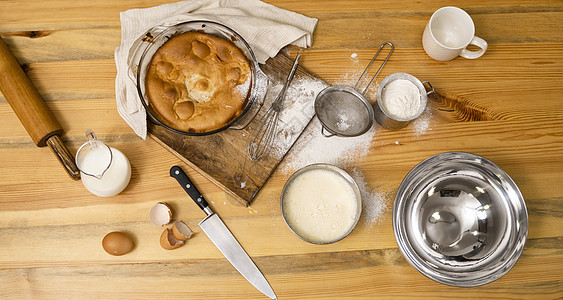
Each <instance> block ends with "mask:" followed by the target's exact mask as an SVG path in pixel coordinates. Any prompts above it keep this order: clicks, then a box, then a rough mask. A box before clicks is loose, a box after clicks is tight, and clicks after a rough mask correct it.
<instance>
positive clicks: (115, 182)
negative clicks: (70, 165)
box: [75, 129, 131, 197]
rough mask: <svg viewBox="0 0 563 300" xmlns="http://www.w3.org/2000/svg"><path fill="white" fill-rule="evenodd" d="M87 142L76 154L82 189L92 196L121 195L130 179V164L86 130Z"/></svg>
mask: <svg viewBox="0 0 563 300" xmlns="http://www.w3.org/2000/svg"><path fill="white" fill-rule="evenodd" d="M86 137H87V138H88V141H87V142H86V143H84V144H83V145H82V146H80V148H79V149H78V151H77V152H76V159H75V160H76V165H77V166H78V169H79V170H80V177H81V180H82V184H84V187H86V189H87V190H88V191H89V192H91V193H92V194H94V195H96V196H100V197H110V196H114V195H117V194H119V193H121V192H122V191H123V190H124V189H125V188H126V187H127V185H128V184H129V180H130V179H131V164H130V163H129V160H128V159H127V157H126V156H125V155H124V154H123V153H122V152H121V151H119V150H117V149H115V148H112V147H109V146H108V145H106V144H105V143H104V142H102V141H100V140H98V139H97V138H96V135H95V134H94V132H93V131H92V130H90V129H88V130H86Z"/></svg>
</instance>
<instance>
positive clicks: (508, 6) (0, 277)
mask: <svg viewBox="0 0 563 300" xmlns="http://www.w3.org/2000/svg"><path fill="white" fill-rule="evenodd" d="M167 2H169V1H163V0H158V1H157V0H155V1H138V0H127V1H107V0H100V1H96V2H92V1H59V0H44V1H40V2H37V1H33V0H19V1H0V35H1V36H2V37H3V39H4V41H5V42H6V44H7V45H8V46H9V47H10V49H11V50H12V52H13V53H14V55H15V56H16V58H17V59H18V61H19V62H20V63H21V64H22V67H23V69H24V70H25V72H26V74H27V75H28V77H29V78H30V80H31V81H32V82H33V84H34V86H35V87H37V90H38V92H39V94H40V95H41V96H42V97H43V99H45V103H46V104H47V106H48V107H49V109H50V110H51V111H52V112H53V115H54V116H55V117H56V118H57V120H58V121H59V122H60V124H61V126H62V127H63V128H64V129H65V133H66V134H65V135H64V136H62V140H63V142H64V143H65V145H67V147H68V148H69V150H70V152H71V153H75V152H76V150H77V149H78V147H79V146H80V145H81V144H82V143H83V142H84V141H85V140H86V138H85V137H84V131H85V130H86V129H88V128H91V129H93V130H94V131H95V132H96V134H97V136H98V138H99V139H100V140H103V141H105V142H107V143H108V144H109V145H110V146H112V147H115V148H117V149H119V150H120V151H122V152H123V153H124V154H125V155H126V156H127V157H128V158H129V160H130V162H131V165H132V177H131V182H130V184H129V186H128V187H127V189H126V190H125V191H124V192H123V193H121V194H119V195H117V196H115V197H110V198H100V197H96V196H94V195H91V194H89V193H88V192H87V191H86V189H85V188H84V187H83V186H82V184H81V183H80V182H75V181H72V180H70V179H69V178H68V176H67V175H66V173H65V172H64V170H63V169H62V168H61V167H60V166H59V163H58V162H57V161H56V159H53V155H52V153H51V151H50V150H49V149H47V148H45V147H43V148H38V147H36V146H35V143H34V142H33V141H32V140H31V139H30V138H29V136H28V134H27V132H26V130H25V128H24V127H23V126H22V124H21V123H20V122H19V120H18V118H17V116H16V115H15V114H14V112H13V110H12V109H11V108H10V106H9V105H8V103H7V102H6V100H5V98H4V96H2V95H0V125H1V126H0V162H1V163H2V168H1V169H0V298H2V299H21V298H24V299H61V298H62V299H66V298H72V299H77V298H80V299H108V298H111V299H155V298H156V299H163V298H185V299H209V298H212V299H263V295H262V294H260V292H258V291H257V290H256V289H254V288H253V287H252V286H251V285H250V284H249V283H248V282H247V281H246V280H245V279H244V278H243V277H242V276H240V274H238V273H237V272H236V270H235V269H234V268H233V267H232V266H231V265H230V264H229V263H228V262H227V261H226V260H225V259H224V257H223V256H222V255H221V253H220V252H219V251H218V250H217V249H216V248H215V247H214V245H213V244H212V243H211V242H210V241H209V239H208V238H207V237H206V236H205V234H204V233H203V232H202V231H201V230H200V228H199V227H198V226H197V223H198V222H199V221H200V220H201V219H202V218H203V217H204V215H203V213H202V212H201V211H200V210H199V208H197V206H196V205H195V204H194V203H193V201H192V200H191V199H189V198H188V196H187V195H186V194H185V192H184V191H183V190H182V189H181V188H179V187H178V184H177V183H176V182H175V180H174V179H172V178H170V177H169V175H168V172H169V169H170V167H171V166H173V165H181V166H185V163H184V162H183V161H182V160H181V159H179V158H178V157H176V156H175V155H173V154H172V153H170V152H169V151H168V150H167V149H165V148H163V147H162V146H161V145H160V144H159V143H157V142H156V141H155V140H154V139H147V140H141V139H140V138H138V137H137V136H136V135H135V134H134V133H133V131H132V130H131V129H130V128H129V127H128V126H127V124H126V123H125V122H124V121H123V120H122V119H121V118H120V117H119V114H118V113H117V111H116V104H115V90H114V88H115V75H116V71H115V63H114V60H113V53H114V49H115V47H117V46H118V45H119V43H120V22H119V12H121V11H124V10H127V9H131V8H142V7H151V6H155V5H159V4H164V3H167ZM266 2H268V3H271V4H273V5H276V6H278V7H281V8H285V9H290V10H293V11H295V12H298V13H302V14H305V15H307V16H310V17H315V18H318V19H319V23H318V26H317V28H316V31H315V35H314V38H313V46H312V47H311V48H310V49H308V50H307V52H306V55H305V56H304V57H303V59H302V60H301V64H302V66H303V67H304V68H306V69H307V70H309V71H310V72H311V73H312V74H314V75H315V76H316V77H318V78H320V79H322V80H323V81H325V82H327V83H329V84H346V85H351V84H353V83H354V82H355V80H356V79H357V76H359V75H360V73H361V71H362V70H363V69H364V67H365V66H366V65H367V63H368V62H369V60H370V59H371V57H372V56H373V54H374V53H375V51H376V50H377V48H378V47H379V45H380V44H381V43H382V42H384V41H391V42H393V43H394V44H395V46H396V48H395V52H394V54H393V56H392V57H391V60H390V61H389V63H388V64H387V65H386V67H385V68H384V70H383V71H382V73H381V74H380V75H379V77H378V79H377V82H379V81H381V80H382V79H383V78H384V77H385V76H387V75H389V74H391V73H395V72H406V73H410V74H412V75H414V76H416V77H418V78H419V79H421V80H429V81H430V82H431V83H432V85H433V86H434V88H435V89H436V91H437V93H436V95H434V96H432V97H430V98H429V111H430V113H431V116H430V117H429V118H428V119H427V121H428V124H427V128H426V130H425V131H424V132H419V131H420V130H419V128H417V126H415V124H410V125H409V126H407V127H405V128H403V129H401V130H398V131H387V130H384V129H381V128H376V134H375V136H374V139H373V140H372V141H371V144H370V148H369V154H368V155H367V156H365V157H361V158H358V159H357V160H355V161H354V162H353V164H352V167H353V168H355V169H357V170H359V171H361V172H362V173H363V175H364V179H365V181H366V182H367V183H368V185H369V187H370V188H373V189H374V190H376V191H377V192H379V193H380V194H382V195H385V210H384V212H383V213H382V215H381V220H380V221H379V222H376V223H373V222H369V220H368V218H367V216H365V215H363V216H362V219H361V220H360V222H359V224H358V226H357V227H356V229H355V230H354V231H353V232H352V234H351V235H350V236H348V237H347V238H345V239H343V240H342V241H340V242H338V243H335V244H331V245H325V246H318V245H311V244H308V243H305V242H303V241H301V240H300V239H298V238H297V237H295V236H294V235H293V234H292V233H291V232H290V231H289V229H288V228H287V226H286V225H285V223H284V221H283V218H282V217H281V214H280V209H279V197H280V193H281V189H282V187H283V185H284V183H285V181H286V180H287V178H288V177H289V175H290V174H288V173H287V171H286V170H287V169H290V168H291V165H290V163H289V160H290V159H291V158H292V157H293V156H294V155H295V153H293V152H292V151H290V152H289V154H288V155H287V157H286V158H285V159H284V160H282V161H281V163H280V164H279V165H278V167H277V168H276V169H275V170H274V172H273V174H272V176H271V177H270V178H269V179H268V181H267V182H266V183H265V185H264V186H263V187H262V189H261V191H260V193H259V194H258V195H257V197H256V198H255V200H254V201H253V202H252V205H251V206H250V207H244V206H243V205H242V204H240V203H239V202H237V201H236V200H234V199H233V198H232V197H231V196H229V195H227V194H226V193H225V192H224V191H223V190H222V189H220V188H219V187H217V186H216V185H215V184H214V183H213V182H211V181H209V180H208V179H207V178H205V177H204V176H202V175H200V174H199V173H198V172H197V171H195V170H193V169H191V168H189V167H187V166H186V167H185V168H184V170H186V172H187V173H188V176H189V177H190V178H191V179H192V181H193V182H194V184H195V185H196V186H197V187H198V189H199V190H200V192H202V194H203V196H204V197H205V198H206V199H207V200H208V201H209V202H210V205H211V206H212V207H213V209H214V210H215V211H217V212H218V214H219V215H220V216H221V217H222V219H223V220H224V222H225V223H226V225H227V226H228V227H229V228H230V229H231V231H232V232H233V233H234V235H235V236H236V237H237V239H238V240H239V242H240V243H241V245H242V246H243V247H244V248H245V249H246V250H247V252H248V253H249V254H250V256H251V257H252V258H253V259H254V261H255V262H256V264H257V265H258V267H259V268H260V269H261V270H262V271H263V273H264V274H265V276H266V278H267V279H268V281H269V282H270V283H271V285H272V287H273V288H274V290H275V292H276V294H277V295H278V297H279V298H280V299H374V298H377V299H379V298H384V299H385V298H393V299H403V298H464V299H475V298H495V299H561V298H562V297H563V282H562V281H563V280H562V278H563V234H562V232H563V231H562V228H563V209H562V208H563V185H562V184H561V183H562V182H563V172H562V171H561V170H563V155H562V153H563V104H562V102H561V95H563V22H562V21H561V20H563V2H561V1H536V0H499V1H494V2H484V1H478V0H469V1H454V2H444V1H420V2H413V1H404V0H400V1H391V0H381V1H380V0H378V1H372V0H350V1H344V0H326V1H299V0H267V1H266ZM445 5H455V6H459V7H461V8H463V9H465V10H466V11H467V12H469V13H470V14H471V16H472V17H473V20H474V22H475V25H476V35H478V36H479V37H482V38H484V39H485V40H487V41H488V43H489V49H488V50H487V53H486V54H485V55H484V56H483V57H481V58H479V59H477V60H466V59H461V58H458V59H455V60H452V61H449V62H436V61H433V60H432V59H430V58H429V57H428V56H427V55H426V53H425V52H424V50H423V49H422V45H421V36H422V32H423V30H424V26H425V24H426V22H427V21H428V19H429V18H430V15H431V14H432V12H433V11H435V10H436V9H438V8H439V7H441V6H445ZM353 54H355V55H353ZM353 56H354V57H353ZM370 101H375V99H374V98H373V90H371V94H370ZM446 151H467V152H472V153H475V154H478V155H482V156H485V157H487V158H488V159H490V160H492V161H493V162H495V163H496V164H498V165H499V166H500V167H502V168H503V169H504V170H505V171H506V172H507V173H508V174H509V175H510V176H511V177H512V178H513V180H514V181H515V182H516V184H517V185H518V187H519V189H520V190H521V192H522V194H523V196H524V198H525V200H526V205H527V209H528V213H529V232H528V240H527V242H526V246H525V249H524V252H523V254H522V256H521V257H520V259H519V260H518V262H517V263H516V265H515V266H514V268H512V269H511V270H510V271H509V272H508V273H507V274H506V275H505V276H503V277H502V278H500V279H499V280H497V281H495V282H493V283H490V284H487V285H485V286H482V287H475V288H454V287H449V286H445V285H441V284H438V283H435V282H434V281H432V280H430V279H428V278H426V277H424V276H423V275H421V274H420V273H418V272H417V271H416V270H415V269H414V268H413V267H411V266H410V265H409V264H408V263H407V262H406V260H405V259H404V258H403V256H402V254H401V252H400V251H399V249H398V247H397V243H396V241H395V237H394V234H393V229H392V204H393V198H394V196H395V191H396V189H397V188H398V186H399V184H400V183H401V180H402V179H403V177H404V176H405V175H406V174H407V173H408V171H409V170H410V169H411V168H412V167H414V166H415V165H416V164H417V163H418V162H420V161H422V160H423V159H425V158H427V157H429V156H432V155H434V154H437V153H441V152H446ZM158 201H165V202H167V203H169V204H170V205H171V206H172V208H173V211H174V219H176V220H183V221H184V222H185V223H186V224H188V225H189V226H190V228H192V229H193V230H194V232H195V235H194V237H193V238H192V239H191V240H189V242H188V244H187V245H185V246H183V247H181V248H179V249H176V250H173V251H166V250H164V249H161V248H160V246H159V243H158V238H159V236H160V233H161V232H162V228H157V227H154V226H153V225H152V224H150V223H149V221H148V216H147V215H148V211H149V209H150V207H151V206H152V205H154V204H155V203H156V202H158ZM116 230H119V231H126V232H128V233H130V234H131V235H132V236H134V238H135V242H136V248H135V249H134V250H133V251H132V252H131V253H129V254H127V255H124V256H121V257H113V256H109V255H107V254H106V253H105V252H104V251H103V249H102V247H101V240H102V238H103V236H104V235H105V234H107V233H108V232H110V231H116Z"/></svg>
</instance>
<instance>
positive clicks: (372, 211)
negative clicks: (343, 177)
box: [350, 169, 389, 227]
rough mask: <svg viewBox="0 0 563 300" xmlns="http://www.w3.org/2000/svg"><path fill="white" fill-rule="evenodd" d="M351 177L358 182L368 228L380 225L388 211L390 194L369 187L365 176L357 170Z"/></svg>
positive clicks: (354, 170)
mask: <svg viewBox="0 0 563 300" xmlns="http://www.w3.org/2000/svg"><path fill="white" fill-rule="evenodd" d="M350 176H352V177H353V178H354V180H355V181H356V184H357V185H358V189H359V190H360V194H361V195H362V202H363V203H362V205H363V211H362V214H363V215H364V221H365V224H366V226H368V227H371V226H373V225H374V224H378V223H379V222H380V221H381V220H382V215H383V213H384V212H385V211H386V210H387V203H388V200H389V199H388V194H387V193H383V192H381V191H378V190H377V189H376V188H373V187H370V186H368V184H367V181H366V180H365V178H364V175H363V174H362V172H360V171H359V170H357V169H353V170H352V171H351V172H350Z"/></svg>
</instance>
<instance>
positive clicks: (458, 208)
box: [393, 152, 528, 287]
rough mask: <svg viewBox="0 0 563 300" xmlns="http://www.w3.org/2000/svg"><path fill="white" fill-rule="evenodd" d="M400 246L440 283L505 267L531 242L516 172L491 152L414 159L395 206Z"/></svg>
mask: <svg viewBox="0 0 563 300" xmlns="http://www.w3.org/2000/svg"><path fill="white" fill-rule="evenodd" d="M393 229H394V232H395V238H396V239H397V243H398V244H399V248H400V249H401V251H402V252H403V254H404V256H405V258H406V259H407V261H408V262H409V263H410V264H411V265H413V266H414V267H415V268H416V269H417V270H418V271H419V272H421V273H422V274H423V275H425V276H427V277H428V278H430V279H433V280H435V281H437V282H439V283H443V284H447V285H451V286H459V287H471V286H479V285H483V284H487V283H490V282H492V281H494V280H496V279H498V278H500V277H501V276H503V275H504V274H506V273H507V272H508V271H509V270H510V268H512V266H514V264H515V263H516V261H517V260H518V258H519V257H520V254H521V253H522V251H523V249H524V244H525V242H526V237H527V233H528V213H527V211H526V205H525V203H524V198H523V197H522V194H521V193H520V191H519V190H518V187H517V186H516V184H515V183H514V182H513V181H512V179H511V178H510V177H509V176H508V174H506V172H504V171H503V170H502V169H501V168H500V167H498V166H497V165H496V164H494V163H493V162H491V161H489V160H488V159H486V158H484V157H481V156H478V155H475V154H470V153H464V152H446V153H442V154H438V155H435V156H433V157H430V158H428V159H426V160H424V161H422V162H421V163H419V164H418V165H417V166H415V167H414V168H413V169H412V170H411V171H410V172H409V173H408V174H407V176H406V177H405V178H404V180H403V182H402V183H401V185H400V186H399V189H398V191H397V196H396V197H395V204H394V208H393Z"/></svg>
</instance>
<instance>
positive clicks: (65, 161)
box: [47, 135, 80, 180]
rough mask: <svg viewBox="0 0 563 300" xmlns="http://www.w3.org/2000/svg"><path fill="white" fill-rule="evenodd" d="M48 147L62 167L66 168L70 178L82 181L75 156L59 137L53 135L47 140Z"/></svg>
mask: <svg viewBox="0 0 563 300" xmlns="http://www.w3.org/2000/svg"><path fill="white" fill-rule="evenodd" d="M47 145H49V147H50V148H51V150H52V151H53V153H54V154H55V156H56V157H57V159H58V160H59V162H60V163H61V165H62V166H63V167H64V168H65V170H66V172H67V174H68V176H70V178H72V179H73V180H79V179H80V170H79V169H78V167H77V166H76V163H75V162H74V156H72V154H71V153H70V152H69V151H68V149H67V148H66V147H65V145H64V144H63V141H62V140H61V138H60V137H59V136H58V135H52V136H51V137H49V138H48V139H47Z"/></svg>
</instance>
